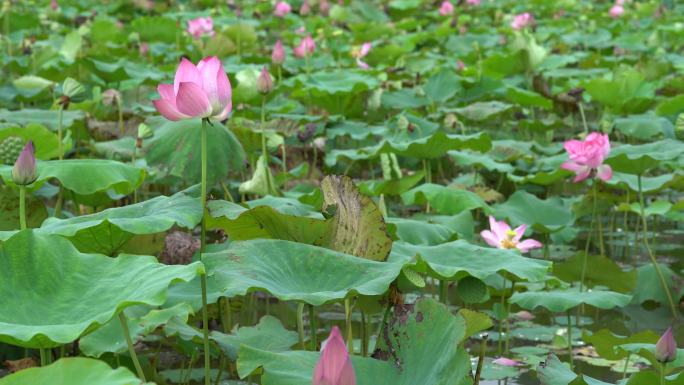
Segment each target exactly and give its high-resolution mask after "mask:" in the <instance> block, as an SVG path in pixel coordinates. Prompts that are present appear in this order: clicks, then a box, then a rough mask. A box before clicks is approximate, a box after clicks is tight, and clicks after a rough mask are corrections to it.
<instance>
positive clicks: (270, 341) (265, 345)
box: [211, 315, 299, 361]
mask: <svg viewBox="0 0 684 385" xmlns="http://www.w3.org/2000/svg"><path fill="white" fill-rule="evenodd" d="M211 339H213V340H214V341H216V343H217V344H218V345H219V346H220V347H221V349H222V350H223V352H224V353H225V354H226V355H227V356H228V358H230V359H231V360H232V361H235V360H237V357H238V355H237V353H238V350H239V349H240V346H242V345H247V346H250V347H252V348H255V349H261V350H265V351H267V352H284V351H286V350H290V347H292V345H294V344H296V343H297V341H298V339H299V337H298V336H297V332H293V331H289V330H287V329H285V327H283V324H282V323H281V322H280V320H279V319H278V318H276V317H273V316H270V315H267V316H264V317H262V318H261V320H259V323H258V324H256V325H255V326H249V327H241V328H239V329H237V331H236V332H235V333H232V334H224V333H221V332H218V331H216V330H214V331H212V332H211Z"/></svg>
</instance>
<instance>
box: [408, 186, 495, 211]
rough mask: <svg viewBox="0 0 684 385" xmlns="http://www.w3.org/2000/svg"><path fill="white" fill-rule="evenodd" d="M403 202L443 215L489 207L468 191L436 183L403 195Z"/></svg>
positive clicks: (416, 188)
mask: <svg viewBox="0 0 684 385" xmlns="http://www.w3.org/2000/svg"><path fill="white" fill-rule="evenodd" d="M401 200H402V201H403V202H404V204H407V205H416V204H417V205H424V204H426V203H430V207H431V208H432V209H434V210H435V211H437V212H438V213H441V214H449V215H456V214H460V213H461V212H464V211H469V210H475V209H484V210H485V211H489V209H490V208H489V206H488V205H487V203H485V201H484V200H483V199H482V198H480V196H479V195H477V194H475V193H474V192H471V191H468V190H461V189H457V188H452V187H448V186H442V185H438V184H434V183H424V184H422V185H420V186H418V187H415V188H413V189H411V190H409V191H407V192H405V193H403V194H401Z"/></svg>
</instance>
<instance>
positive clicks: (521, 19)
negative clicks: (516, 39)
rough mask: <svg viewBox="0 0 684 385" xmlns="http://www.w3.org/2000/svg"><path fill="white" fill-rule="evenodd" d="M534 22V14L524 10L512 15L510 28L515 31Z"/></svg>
mask: <svg viewBox="0 0 684 385" xmlns="http://www.w3.org/2000/svg"><path fill="white" fill-rule="evenodd" d="M533 23H534V16H532V14H531V13H529V12H525V13H521V14H519V15H515V16H514V17H513V21H512V22H511V28H513V29H514V30H516V31H519V30H521V29H524V28H527V27H529V26H530V25H532V24H533Z"/></svg>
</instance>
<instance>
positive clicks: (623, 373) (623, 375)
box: [622, 353, 632, 380]
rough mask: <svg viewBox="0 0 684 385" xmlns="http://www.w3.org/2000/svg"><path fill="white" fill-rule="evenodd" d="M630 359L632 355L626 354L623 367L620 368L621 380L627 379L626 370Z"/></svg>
mask: <svg viewBox="0 0 684 385" xmlns="http://www.w3.org/2000/svg"><path fill="white" fill-rule="evenodd" d="M631 357H632V353H628V354H627V358H626V359H625V367H624V368H622V379H623V380H624V379H625V378H627V368H628V367H629V359H630V358H631Z"/></svg>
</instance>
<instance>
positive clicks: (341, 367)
mask: <svg viewBox="0 0 684 385" xmlns="http://www.w3.org/2000/svg"><path fill="white" fill-rule="evenodd" d="M312 384H313V385H356V374H355V373H354V367H353V366H352V362H351V358H349V352H348V351H347V344H345V342H344V339H343V338H342V335H341V334H340V329H338V328H337V326H333V328H332V331H331V332H330V336H329V337H328V339H327V340H325V343H324V346H323V348H322V350H321V358H320V359H319V360H318V363H317V364H316V367H315V368H314V373H313V381H312Z"/></svg>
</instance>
